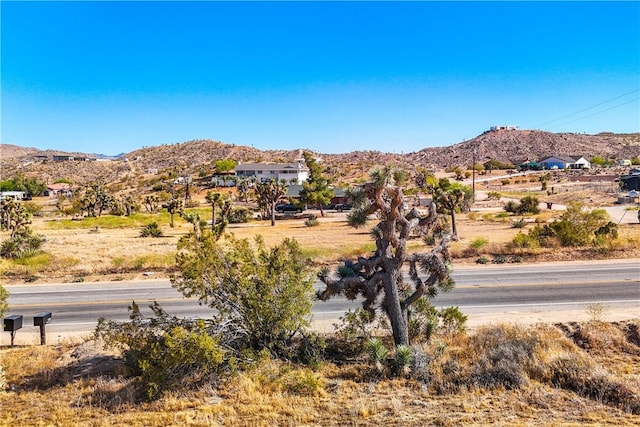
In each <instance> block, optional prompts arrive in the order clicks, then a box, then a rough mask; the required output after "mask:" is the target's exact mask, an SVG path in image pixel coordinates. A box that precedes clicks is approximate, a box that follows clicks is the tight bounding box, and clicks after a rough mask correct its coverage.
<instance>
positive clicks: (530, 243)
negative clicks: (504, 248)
mask: <svg viewBox="0 0 640 427" xmlns="http://www.w3.org/2000/svg"><path fill="white" fill-rule="evenodd" d="M509 246H510V247H511V248H518V249H531V248H537V247H539V246H540V242H539V241H538V240H537V239H536V238H535V236H534V235H532V233H531V232H530V233H529V234H525V233H522V232H520V233H518V234H516V235H515V236H514V237H513V240H511V244H510V245H509Z"/></svg>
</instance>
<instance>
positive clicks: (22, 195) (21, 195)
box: [0, 191, 27, 200]
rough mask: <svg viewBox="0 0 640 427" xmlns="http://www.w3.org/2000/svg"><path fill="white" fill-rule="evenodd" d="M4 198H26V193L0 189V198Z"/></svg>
mask: <svg viewBox="0 0 640 427" xmlns="http://www.w3.org/2000/svg"><path fill="white" fill-rule="evenodd" d="M4 199H13V200H26V199H27V193H26V192H25V191H0V200H4Z"/></svg>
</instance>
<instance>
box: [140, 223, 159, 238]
mask: <svg viewBox="0 0 640 427" xmlns="http://www.w3.org/2000/svg"><path fill="white" fill-rule="evenodd" d="M162 236H163V233H162V229H161V228H160V226H159V225H158V223H157V222H155V221H154V222H151V223H149V224H147V225H145V226H144V228H143V229H142V230H141V231H140V237H162Z"/></svg>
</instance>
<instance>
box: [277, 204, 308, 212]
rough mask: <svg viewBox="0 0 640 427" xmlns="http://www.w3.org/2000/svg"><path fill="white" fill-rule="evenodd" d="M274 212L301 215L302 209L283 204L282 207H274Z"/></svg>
mask: <svg viewBox="0 0 640 427" xmlns="http://www.w3.org/2000/svg"><path fill="white" fill-rule="evenodd" d="M276 212H279V213H301V212H302V208H301V207H299V206H296V205H294V204H292V203H287V204H283V205H276Z"/></svg>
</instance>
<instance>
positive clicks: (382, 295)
mask: <svg viewBox="0 0 640 427" xmlns="http://www.w3.org/2000/svg"><path fill="white" fill-rule="evenodd" d="M406 178H407V175H406V174H405V173H403V172H402V171H399V170H397V169H393V168H388V167H387V168H383V169H378V170H374V171H373V172H372V173H371V180H370V182H368V183H366V184H364V185H363V186H362V187H361V188H360V189H359V190H358V191H354V192H353V194H354V195H355V197H354V209H353V210H352V211H351V213H350V214H349V216H348V217H347V218H348V222H349V224H350V225H351V226H353V227H360V226H363V225H364V224H365V223H366V221H367V219H368V217H369V216H371V215H373V214H376V215H377V218H379V222H378V224H377V225H376V226H375V227H374V228H373V230H372V233H371V234H372V236H373V237H374V238H375V241H376V250H375V252H374V253H373V254H372V255H371V256H369V257H366V258H365V257H359V258H358V260H357V261H356V262H352V261H346V262H345V263H344V265H342V266H340V268H339V269H338V278H337V279H334V278H333V277H331V276H330V275H329V272H328V271H327V270H323V271H321V272H320V273H319V275H318V277H320V279H321V280H322V281H323V282H324V283H325V284H326V285H327V287H326V289H325V290H324V291H322V292H319V293H318V298H319V299H321V300H327V299H328V298H330V297H331V296H333V295H337V294H344V295H345V296H346V297H347V298H350V299H355V298H356V297H357V296H358V295H361V296H363V297H364V298H365V299H364V301H363V308H364V309H365V310H367V311H368V312H369V313H370V314H371V316H370V318H371V319H373V318H374V316H375V314H376V311H377V308H378V307H379V308H381V309H382V310H383V311H384V312H385V313H386V315H387V316H388V317H389V320H390V322H391V328H392V331H393V338H394V340H395V343H396V345H401V344H405V345H408V344H409V331H408V312H409V307H410V306H411V304H413V303H414V302H415V301H417V300H418V299H420V298H422V297H433V296H435V295H436V294H437V293H438V291H448V290H451V289H452V288H453V281H452V280H451V278H450V276H449V268H448V263H449V251H448V244H449V239H448V238H444V239H442V241H441V242H439V244H438V245H437V246H435V247H433V248H432V249H431V251H430V252H424V253H413V254H409V253H407V249H406V242H407V239H408V238H409V236H410V235H411V233H412V230H414V229H415V228H417V227H424V229H425V230H427V229H429V228H430V226H432V225H433V224H434V223H435V222H436V220H437V214H436V209H435V205H433V204H432V206H431V210H430V211H429V214H428V215H426V216H420V215H419V214H418V211H417V210H416V209H415V208H414V209H411V210H410V211H405V210H404V208H403V207H404V196H403V192H402V188H401V185H402V183H403V181H404V180H405V179H406ZM404 265H408V267H409V270H408V271H409V281H405V280H404V278H403V276H402V270H401V269H402V267H403V266H404Z"/></svg>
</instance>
